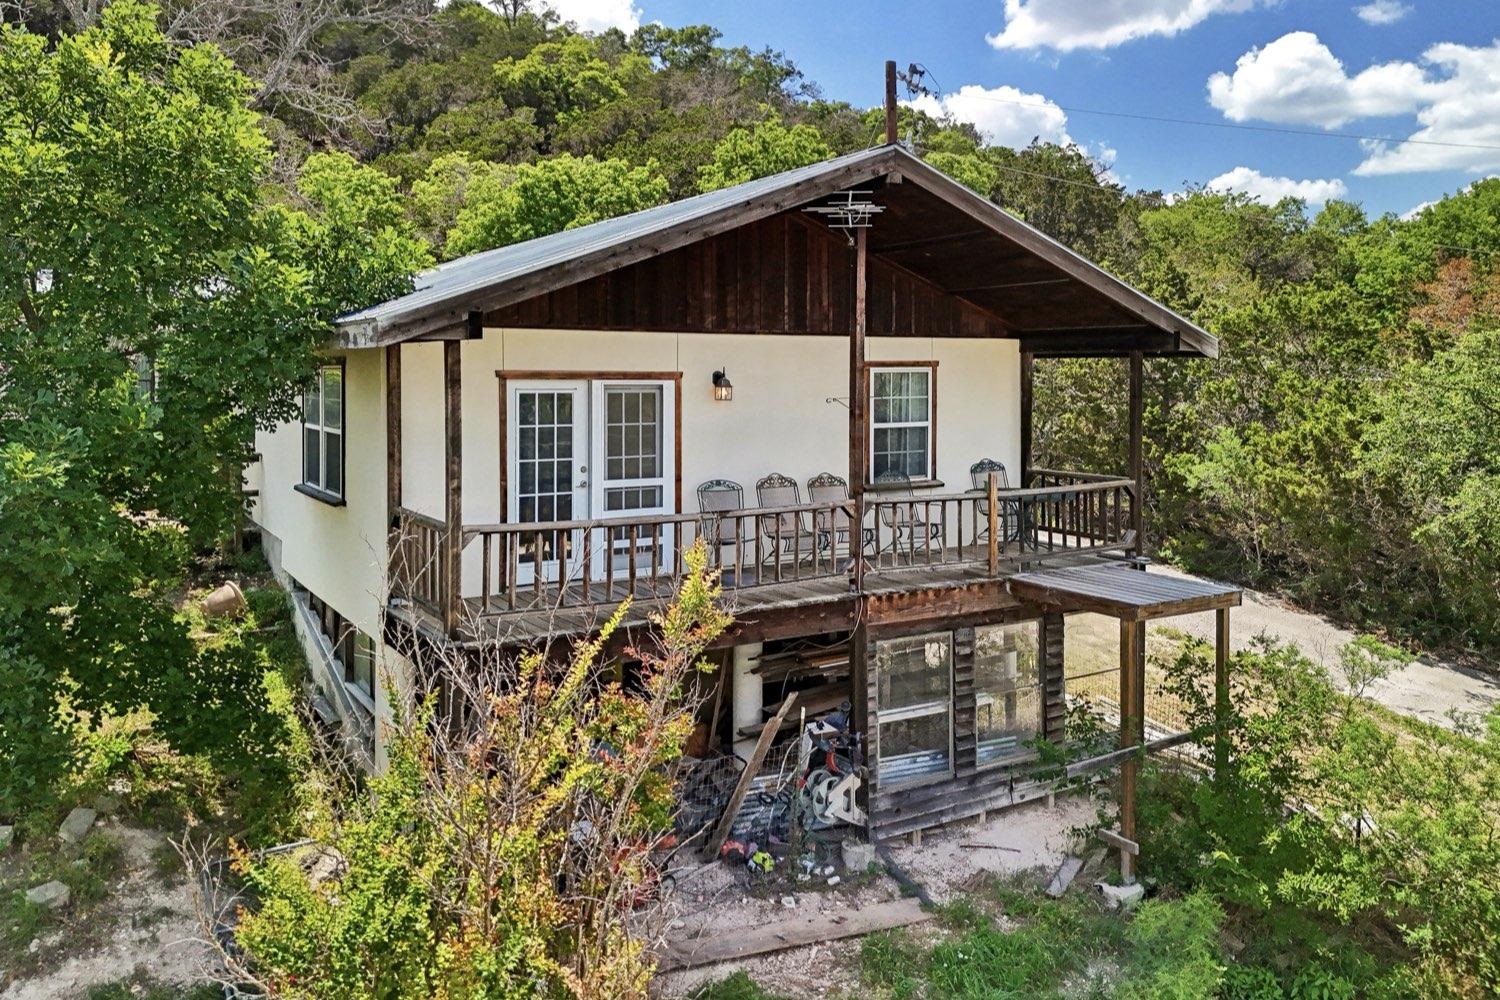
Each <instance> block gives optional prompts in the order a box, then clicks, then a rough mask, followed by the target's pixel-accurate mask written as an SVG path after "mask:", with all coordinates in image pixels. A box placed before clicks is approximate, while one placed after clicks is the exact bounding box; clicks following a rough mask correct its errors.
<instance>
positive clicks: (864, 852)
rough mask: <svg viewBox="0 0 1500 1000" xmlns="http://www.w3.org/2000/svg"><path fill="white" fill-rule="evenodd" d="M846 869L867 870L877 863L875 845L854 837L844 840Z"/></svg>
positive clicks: (853, 870) (852, 870)
mask: <svg viewBox="0 0 1500 1000" xmlns="http://www.w3.org/2000/svg"><path fill="white" fill-rule="evenodd" d="M843 847H844V870H845V871H851V872H866V871H869V870H870V866H871V865H873V864H874V863H875V845H874V844H867V843H865V842H864V841H863V840H855V839H854V838H853V837H850V838H848V839H847V840H845V841H844V845H843Z"/></svg>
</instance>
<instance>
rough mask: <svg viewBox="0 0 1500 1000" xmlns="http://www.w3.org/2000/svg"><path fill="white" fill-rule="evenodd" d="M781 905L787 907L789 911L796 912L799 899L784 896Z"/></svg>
mask: <svg viewBox="0 0 1500 1000" xmlns="http://www.w3.org/2000/svg"><path fill="white" fill-rule="evenodd" d="M781 905H782V906H784V907H786V908H787V909H788V910H795V909H796V908H797V897H796V896H782V897H781Z"/></svg>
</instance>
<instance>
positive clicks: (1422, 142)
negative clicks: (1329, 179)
mask: <svg viewBox="0 0 1500 1000" xmlns="http://www.w3.org/2000/svg"><path fill="white" fill-rule="evenodd" d="M964 96H965V97H966V98H972V99H974V100H980V101H990V102H992V103H995V104H1017V105H1020V106H1021V107H1025V108H1058V109H1060V110H1062V111H1066V112H1068V113H1069V114H1078V115H1103V116H1106V117H1109V118H1132V119H1135V120H1136V121H1145V122H1162V123H1166V124H1169V125H1197V126H1200V127H1202V128H1227V129H1237V130H1240V131H1245V132H1274V133H1279V134H1282V135H1311V136H1317V137H1318V138H1322V139H1357V140H1360V141H1364V142H1391V143H1396V144H1397V145H1400V144H1403V143H1404V144H1410V145H1417V146H1445V147H1448V148H1452V149H1485V150H1490V151H1493V152H1500V146H1496V145H1491V144H1487V143H1480V142H1446V141H1443V140H1440V139H1397V138H1393V137H1392V136H1388V135H1361V134H1359V133H1356V132H1328V131H1320V130H1318V129H1308V128H1287V127H1285V126H1280V125H1241V124H1238V123H1235V122H1214V121H1208V120H1207V119H1203V118H1169V117H1166V116H1164V115H1145V114H1137V113H1136V112H1132V111H1102V110H1100V109H1098V108H1080V107H1077V106H1070V105H1066V104H1055V103H1053V102H1051V101H1018V100H1015V99H1013V98H1007V97H991V96H990V95H988V94H966V95H964Z"/></svg>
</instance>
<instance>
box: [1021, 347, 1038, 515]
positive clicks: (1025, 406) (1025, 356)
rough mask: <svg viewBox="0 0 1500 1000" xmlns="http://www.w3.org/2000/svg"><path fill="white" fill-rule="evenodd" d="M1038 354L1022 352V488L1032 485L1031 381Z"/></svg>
mask: <svg viewBox="0 0 1500 1000" xmlns="http://www.w3.org/2000/svg"><path fill="white" fill-rule="evenodd" d="M1035 364H1036V355H1034V354H1032V353H1031V352H1030V351H1022V352H1021V468H1020V480H1019V482H1020V485H1021V488H1022V489H1025V488H1026V487H1028V486H1030V485H1031V479H1030V476H1031V435H1032V430H1031V383H1032V375H1033V368H1034V366H1035Z"/></svg>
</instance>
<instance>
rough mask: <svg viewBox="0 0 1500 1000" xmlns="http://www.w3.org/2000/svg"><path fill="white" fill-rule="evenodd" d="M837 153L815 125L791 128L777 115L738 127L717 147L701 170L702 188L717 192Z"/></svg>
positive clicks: (699, 181) (815, 161)
mask: <svg viewBox="0 0 1500 1000" xmlns="http://www.w3.org/2000/svg"><path fill="white" fill-rule="evenodd" d="M832 155H833V150H831V149H829V148H828V144H827V143H825V142H824V141H823V137H822V136H821V135H819V134H818V130H817V129H815V128H813V127H812V126H811V125H793V126H792V127H791V128H787V127H786V126H785V125H783V124H782V123H781V119H780V118H778V117H777V116H776V115H770V116H769V117H767V118H765V119H763V120H761V121H759V122H756V123H755V126H754V127H753V128H750V129H744V128H737V129H734V130H733V131H731V132H730V133H729V134H728V135H726V136H725V137H724V138H723V140H721V141H720V142H719V144H718V145H717V146H715V147H714V152H713V158H712V159H711V160H710V161H709V162H708V163H706V164H704V165H703V166H702V167H700V168H699V169H698V186H699V188H700V189H702V190H704V191H715V190H717V189H719V188H724V187H729V186H730V185H732V184H742V183H744V182H745V181H750V180H754V179H755V178H757V177H767V176H770V175H771V174H776V173H780V172H781V171H783V170H791V169H792V168H793V167H802V166H806V165H807V164H809V163H817V162H819V161H820V160H826V159H828V158H829V157H830V156H832Z"/></svg>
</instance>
